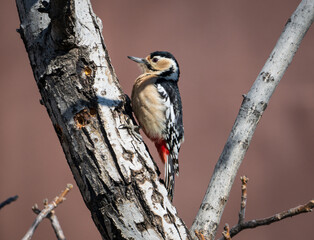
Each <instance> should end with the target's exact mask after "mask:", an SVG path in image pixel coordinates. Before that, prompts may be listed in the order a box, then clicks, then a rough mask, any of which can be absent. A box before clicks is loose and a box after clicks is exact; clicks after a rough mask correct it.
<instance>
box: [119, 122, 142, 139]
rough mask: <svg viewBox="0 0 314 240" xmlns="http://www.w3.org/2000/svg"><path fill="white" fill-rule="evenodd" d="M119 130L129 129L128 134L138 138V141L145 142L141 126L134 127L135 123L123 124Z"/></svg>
mask: <svg viewBox="0 0 314 240" xmlns="http://www.w3.org/2000/svg"><path fill="white" fill-rule="evenodd" d="M118 128H119V129H127V130H128V132H129V133H130V134H131V135H133V136H134V137H135V138H136V140H138V141H143V139H142V136H141V134H140V128H141V127H140V126H138V125H134V124H133V123H127V124H121V125H120V126H119V127H118Z"/></svg>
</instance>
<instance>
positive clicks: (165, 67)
mask: <svg viewBox="0 0 314 240" xmlns="http://www.w3.org/2000/svg"><path fill="white" fill-rule="evenodd" d="M128 58H129V59H131V60H133V61H134V62H136V63H138V64H139V66H140V68H141V70H142V72H143V73H153V74H156V75H157V76H160V77H163V78H165V79H171V80H175V81H177V80H178V79H179V75H180V70H179V65H178V62H177V60H176V59H175V58H174V56H173V55H172V54H171V53H169V52H164V51H156V52H152V53H151V54H149V55H148V56H147V57H146V58H138V57H130V56H128Z"/></svg>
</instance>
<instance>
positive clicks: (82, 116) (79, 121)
mask: <svg viewBox="0 0 314 240" xmlns="http://www.w3.org/2000/svg"><path fill="white" fill-rule="evenodd" d="M96 114H97V110H96V108H90V109H88V108H84V109H83V110H81V111H80V112H78V113H76V114H75V116H74V121H75V122H76V126H77V127H78V128H79V129H81V128H82V127H85V126H86V125H87V124H89V123H90V122H91V118H92V117H95V116H96Z"/></svg>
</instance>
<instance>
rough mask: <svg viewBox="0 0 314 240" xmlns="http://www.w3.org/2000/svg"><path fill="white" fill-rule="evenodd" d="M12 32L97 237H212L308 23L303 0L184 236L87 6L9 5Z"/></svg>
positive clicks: (21, 1) (81, 2) (307, 0)
mask: <svg viewBox="0 0 314 240" xmlns="http://www.w3.org/2000/svg"><path fill="white" fill-rule="evenodd" d="M16 1H17V7H18V11H19V16H20V21H21V25H20V28H19V29H18V32H19V33H20V35H21V37H22V39H23V41H24V44H25V47H26V50H27V52H28V56H29V60H30V64H31V67H32V69H33V73H34V77H35V80H36V83H37V85H38V88H39V91H40V94H41V97H42V101H41V102H42V104H43V105H45V107H46V109H47V112H48V114H49V116H50V118H51V121H52V124H53V126H54V128H55V131H56V133H57V135H58V137H59V140H60V143H61V145H62V148H63V151H64V153H65V156H66V158H67V161H68V164H69V166H70V168H71V171H72V173H73V176H74V178H75V180H76V183H77V185H78V187H79V189H80V191H81V194H82V196H83V199H84V201H85V203H86V206H87V207H88V208H89V210H90V211H91V215H92V218H93V220H94V222H95V224H96V226H97V228H98V230H99V231H100V233H101V235H102V237H103V239H137V240H138V239H151V240H153V239H192V238H194V237H195V234H194V233H195V232H197V233H198V236H201V237H202V238H203V237H204V239H205V238H206V239H214V236H215V234H216V229H217V225H218V224H219V222H220V217H221V215H222V212H223V209H224V206H225V204H226V201H227V199H228V196H229V192H230V189H231V186H232V183H233V181H234V178H235V176H236V173H237V170H238V168H239V166H240V164H241V161H242V159H243V157H244V154H245V153H246V150H247V148H248V146H249V144H250V140H251V138H252V136H253V133H254V130H255V128H256V126H257V124H258V122H259V120H260V118H261V116H262V114H263V112H264V111H265V109H266V107H267V104H268V102H269V99H270V97H271V95H272V93H273V92H274V90H275V88H276V86H277V85H278V83H279V81H280V79H281V77H282V75H283V73H284V72H285V70H286V68H287V67H288V65H289V63H290V62H291V60H292V57H293V55H294V54H295V52H296V50H297V48H298V46H299V44H300V42H301V40H302V38H303V37H304V35H305V33H306V31H307V29H308V28H309V27H310V25H311V23H312V22H313V18H314V1H313V0H303V1H302V2H301V4H300V5H299V7H298V8H297V10H296V11H295V12H294V14H293V15H292V16H291V18H290V19H289V20H288V22H287V24H286V26H285V29H284V31H283V33H282V35H281V37H280V39H279V40H278V43H277V45H276V47H275V48H274V50H273V52H272V53H271V55H270V58H269V59H268V61H267V62H266V64H265V66H264V68H263V69H262V71H261V73H260V74H259V75H258V77H257V79H256V81H255V83H254V85H253V86H252V89H251V90H250V92H249V93H248V94H247V95H245V96H244V100H243V103H242V106H241V108H240V112H239V115H238V117H237V119H236V122H235V125H234V127H233V129H232V131H231V134H230V137H229V139H228V141H227V143H226V145H225V148H224V150H223V153H222V155H221V157H220V159H219V160H218V163H217V165H216V167H215V170H214V174H213V177H212V179H211V182H210V185H209V188H208V190H207V193H206V195H205V198H204V201H203V203H202V205H201V208H200V210H199V213H198V215H197V217H196V219H195V221H194V224H193V226H192V229H191V232H190V231H189V230H188V229H187V227H186V226H185V224H184V223H183V221H182V220H181V219H180V218H179V217H178V215H177V212H176V209H175V207H174V206H173V205H172V204H171V202H170V200H169V199H168V197H167V192H166V189H165V187H164V185H163V183H161V182H160V180H159V177H158V175H159V173H158V170H157V167H156V165H155V164H154V162H153V160H152V158H151V156H150V154H149V152H148V151H147V148H146V145H145V144H144V142H143V141H142V139H139V138H138V137H137V136H136V135H135V134H134V133H133V132H132V131H131V130H130V129H128V128H123V127H121V126H123V125H125V124H134V119H133V117H132V110H131V106H130V101H129V98H128V97H127V96H126V95H125V94H124V93H123V91H122V90H121V88H120V85H119V82H118V80H117V77H116V75H115V72H114V70H113V67H112V66H111V63H110V59H109V55H108V52H107V49H106V45H105V43H104V40H103V37H102V34H101V32H102V23H101V20H100V19H99V18H98V17H97V16H96V15H95V14H94V12H93V10H92V7H91V3H90V1H89V0H67V1H66V0H63V1H62V0H51V1H50V2H49V3H48V2H47V1H38V0H36V1H30V0H16Z"/></svg>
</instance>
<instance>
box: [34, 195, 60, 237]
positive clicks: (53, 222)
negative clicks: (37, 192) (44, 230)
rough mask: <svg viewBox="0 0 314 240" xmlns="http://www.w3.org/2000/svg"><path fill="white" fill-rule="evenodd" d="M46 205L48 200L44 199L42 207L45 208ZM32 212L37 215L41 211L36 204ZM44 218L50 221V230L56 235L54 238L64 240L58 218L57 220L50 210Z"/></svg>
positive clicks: (53, 212)
mask: <svg viewBox="0 0 314 240" xmlns="http://www.w3.org/2000/svg"><path fill="white" fill-rule="evenodd" d="M47 205H48V200H47V199H45V200H44V206H45V207H46V206H47ZM32 210H33V212H34V213H35V214H37V215H38V214H39V213H40V212H41V210H40V209H39V208H38V205H37V204H35V205H34V206H33V207H32ZM46 218H48V219H49V220H50V222H51V226H52V228H53V230H54V232H55V234H56V236H57V239H58V240H65V239H66V238H65V236H64V233H63V231H62V228H61V225H60V223H59V220H58V218H57V216H56V214H55V211H54V210H52V211H51V212H50V213H49V214H48V215H47V216H46Z"/></svg>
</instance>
